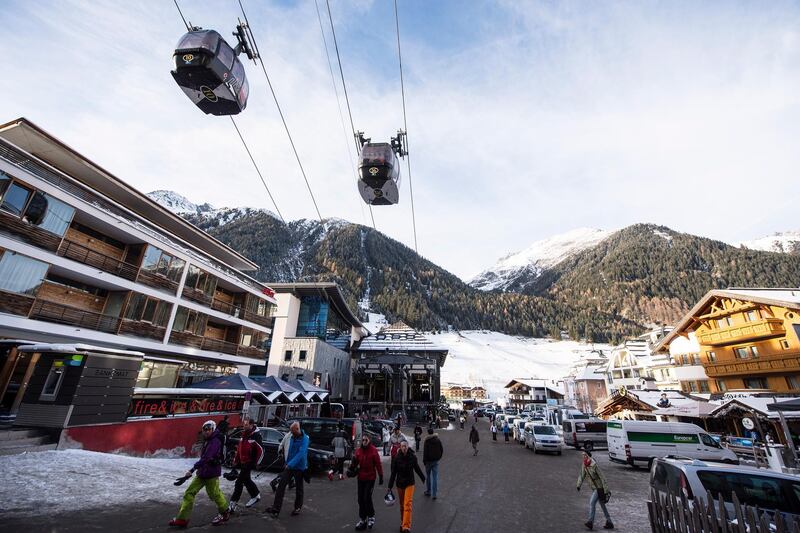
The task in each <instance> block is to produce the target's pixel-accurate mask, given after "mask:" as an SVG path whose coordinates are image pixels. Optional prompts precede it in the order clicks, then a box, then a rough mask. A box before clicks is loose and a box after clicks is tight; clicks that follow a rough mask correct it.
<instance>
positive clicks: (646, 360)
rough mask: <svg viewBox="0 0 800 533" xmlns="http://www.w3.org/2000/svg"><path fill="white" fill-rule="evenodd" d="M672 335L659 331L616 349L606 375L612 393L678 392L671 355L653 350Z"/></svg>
mask: <svg viewBox="0 0 800 533" xmlns="http://www.w3.org/2000/svg"><path fill="white" fill-rule="evenodd" d="M670 331H671V328H658V329H655V330H652V331H650V332H648V333H645V334H643V335H640V336H638V337H636V338H634V339H629V340H626V341H625V342H624V343H622V344H621V345H619V346H616V347H614V349H613V350H612V351H611V355H610V357H609V361H608V369H607V371H606V387H607V388H608V391H609V393H613V392H614V391H616V390H619V389H620V388H622V387H625V388H626V389H627V390H646V389H677V388H678V387H679V382H678V380H677V378H676V376H675V369H674V366H673V364H672V361H671V360H670V356H669V354H668V353H655V352H654V351H653V347H654V346H655V345H656V344H657V343H658V341H659V340H660V339H662V338H663V337H664V336H665V335H667V334H668V333H669V332H670Z"/></svg>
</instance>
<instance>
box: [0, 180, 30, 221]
mask: <svg viewBox="0 0 800 533" xmlns="http://www.w3.org/2000/svg"><path fill="white" fill-rule="evenodd" d="M31 192H32V191H31V189H29V188H27V187H23V186H22V185H20V184H19V183H17V182H11V183H10V184H9V185H7V187H6V191H5V193H4V194H3V200H2V202H0V209H2V210H3V211H8V212H9V213H11V214H12V215H17V216H20V215H21V214H22V211H23V210H24V209H25V206H26V205H28V199H29V198H30V197H31Z"/></svg>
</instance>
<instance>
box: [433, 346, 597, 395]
mask: <svg viewBox="0 0 800 533" xmlns="http://www.w3.org/2000/svg"><path fill="white" fill-rule="evenodd" d="M426 337H428V338H429V339H430V340H432V341H433V342H434V343H436V344H439V345H441V346H444V347H446V348H447V349H448V350H450V352H449V353H448V355H447V360H446V361H445V364H444V367H442V383H443V384H444V383H450V382H452V383H460V384H465V385H472V386H482V387H484V388H486V389H487V391H488V392H489V395H490V397H491V398H492V399H496V398H499V397H501V396H504V395H505V389H504V388H503V387H504V386H505V385H506V384H507V383H508V382H509V381H511V380H512V379H515V378H531V377H535V378H539V379H561V378H563V377H564V376H566V375H567V374H568V373H569V370H570V367H571V366H572V365H573V364H574V363H575V362H576V361H577V360H578V359H579V358H580V356H581V355H582V354H586V353H589V352H591V351H592V350H603V351H604V352H605V353H609V352H610V350H611V346H609V345H607V344H587V343H584V342H576V341H554V340H551V339H534V338H530V337H514V336H511V335H505V334H503V333H498V332H495V331H461V332H452V333H440V334H437V335H431V334H426Z"/></svg>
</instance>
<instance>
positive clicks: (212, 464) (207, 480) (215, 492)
mask: <svg viewBox="0 0 800 533" xmlns="http://www.w3.org/2000/svg"><path fill="white" fill-rule="evenodd" d="M202 431H203V441H204V442H203V450H202V452H200V460H199V461H197V462H196V463H195V464H194V466H193V467H192V469H191V470H189V471H188V472H186V476H185V478H184V479H188V478H190V477H192V475H193V474H194V472H195V471H196V472H197V475H196V476H194V478H192V482H191V483H190V484H189V486H188V487H187V488H186V492H184V493H183V501H182V502H181V507H180V509H179V510H178V515H177V516H176V517H175V518H173V519H172V520H170V522H169V525H170V526H172V527H181V528H185V527H188V525H189V516H190V515H191V514H192V508H193V507H194V498H195V496H197V493H198V492H200V489H202V488H205V489H206V494H208V497H209V498H210V499H211V501H213V502H214V503H215V504H216V505H217V510H218V511H219V514H218V515H217V516H215V517H214V519H213V520H212V521H211V523H212V524H213V525H215V526H217V525H222V524H224V523H225V522H227V521H228V517H229V516H230V514H229V513H228V502H226V501H225V496H224V495H223V494H222V491H221V490H220V488H219V476H221V475H222V460H223V456H224V453H225V452H224V448H223V446H222V435H220V433H219V431H217V424H216V422H214V421H213V420H207V421H206V422H204V423H203V428H202Z"/></svg>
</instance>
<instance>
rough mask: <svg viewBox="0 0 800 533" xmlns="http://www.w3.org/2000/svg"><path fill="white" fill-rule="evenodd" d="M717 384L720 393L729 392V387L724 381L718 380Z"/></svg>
mask: <svg viewBox="0 0 800 533" xmlns="http://www.w3.org/2000/svg"><path fill="white" fill-rule="evenodd" d="M716 384H717V390H718V391H720V392H725V391H727V390H728V386H727V385H725V381H724V380H721V379H718V380H717V381H716Z"/></svg>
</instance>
